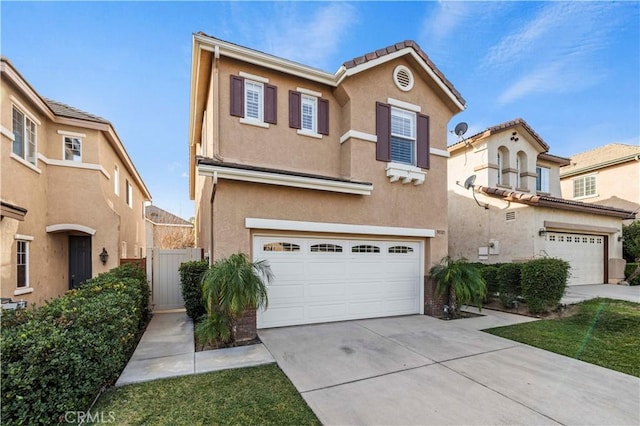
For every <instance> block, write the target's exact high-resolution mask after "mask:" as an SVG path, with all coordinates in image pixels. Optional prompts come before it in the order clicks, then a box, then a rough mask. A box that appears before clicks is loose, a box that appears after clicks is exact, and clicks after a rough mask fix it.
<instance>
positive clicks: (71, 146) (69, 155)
mask: <svg viewBox="0 0 640 426" xmlns="http://www.w3.org/2000/svg"><path fill="white" fill-rule="evenodd" d="M64 159H65V160H66V161H77V162H80V163H81V162H82V139H80V138H77V137H72V136H65V137H64Z"/></svg>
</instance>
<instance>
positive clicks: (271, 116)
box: [264, 84, 278, 124]
mask: <svg viewBox="0 0 640 426" xmlns="http://www.w3.org/2000/svg"><path fill="white" fill-rule="evenodd" d="M277 104H278V91H277V89H276V86H272V85H270V84H265V85H264V122H265V123H271V124H277V122H278V108H277Z"/></svg>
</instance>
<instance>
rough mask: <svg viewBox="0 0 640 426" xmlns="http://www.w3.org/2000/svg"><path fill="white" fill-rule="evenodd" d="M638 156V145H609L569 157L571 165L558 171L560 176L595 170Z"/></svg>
mask: <svg viewBox="0 0 640 426" xmlns="http://www.w3.org/2000/svg"><path fill="white" fill-rule="evenodd" d="M639 155H640V146H639V145H625V144H621V143H610V144H607V145H603V146H600V147H598V148H594V149H592V150H589V151H586V152H582V153H580V154H576V155H572V156H571V164H570V165H568V166H565V167H563V168H562V169H560V173H561V174H562V175H566V174H570V173H573V172H578V171H580V170H584V169H596V168H600V167H606V166H608V165H612V164H617V163H620V162H624V161H628V160H631V159H633V158H634V157H635V156H639Z"/></svg>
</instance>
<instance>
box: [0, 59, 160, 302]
mask: <svg viewBox="0 0 640 426" xmlns="http://www.w3.org/2000/svg"><path fill="white" fill-rule="evenodd" d="M0 72H1V76H2V94H1V96H2V103H1V127H0V133H1V134H2V136H1V139H2V142H1V144H0V150H1V152H0V154H1V156H0V159H1V163H2V170H1V175H0V178H1V182H0V190H1V192H0V198H1V200H2V217H1V221H0V230H1V247H2V249H1V252H0V259H1V272H0V273H1V279H2V297H3V298H10V299H13V300H14V301H15V300H24V301H26V302H28V303H32V302H33V303H41V302H43V301H44V300H46V299H50V298H53V297H57V296H60V295H62V294H63V293H64V292H65V291H66V290H68V289H70V288H74V287H77V286H78V285H80V284H81V283H82V282H83V281H85V280H86V279H88V278H91V277H93V276H95V275H97V274H98V273H100V272H104V271H107V270H109V269H111V268H113V267H115V266H117V265H118V264H119V259H120V258H125V257H130V258H132V257H141V256H144V253H145V228H144V226H145V218H144V202H145V201H149V200H150V199H151V196H150V194H149V191H148V190H147V188H146V186H145V184H144V182H143V181H142V178H141V177H140V175H139V173H138V172H137V171H136V168H135V166H134V165H133V162H132V161H131V158H130V157H129V155H128V154H127V152H126V150H125V148H124V145H123V144H122V141H120V139H119V137H118V135H117V134H116V131H115V129H114V128H113V126H112V125H111V123H109V122H108V121H106V120H105V119H103V118H100V117H97V116H95V115H92V114H89V113H86V112H83V111H80V110H78V109H76V108H73V107H70V106H68V105H65V104H62V103H59V102H56V101H52V100H49V99H46V98H43V97H42V96H41V95H40V94H38V93H37V92H36V91H35V90H34V88H33V87H32V86H31V85H30V84H29V83H28V82H27V81H26V80H25V79H24V78H23V77H22V76H21V75H20V73H19V72H18V71H17V70H16V68H15V67H14V66H13V65H12V64H11V62H9V61H8V60H7V59H6V58H2V60H1V62H0Z"/></svg>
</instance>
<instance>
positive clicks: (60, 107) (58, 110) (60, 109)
mask: <svg viewBox="0 0 640 426" xmlns="http://www.w3.org/2000/svg"><path fill="white" fill-rule="evenodd" d="M43 99H44V101H45V102H46V103H47V105H48V106H49V108H51V110H52V111H53V113H54V114H55V115H57V116H60V117H67V118H77V119H79V120H87V121H95V122H97V123H104V124H111V123H109V121H108V120H105V119H104V118H102V117H98V116H97V115H93V114H90V113H88V112H85V111H81V110H79V109H77V108H74V107H72V106H69V105H67V104H63V103H62V102H58V101H54V100H52V99H48V98H43Z"/></svg>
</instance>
